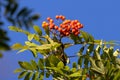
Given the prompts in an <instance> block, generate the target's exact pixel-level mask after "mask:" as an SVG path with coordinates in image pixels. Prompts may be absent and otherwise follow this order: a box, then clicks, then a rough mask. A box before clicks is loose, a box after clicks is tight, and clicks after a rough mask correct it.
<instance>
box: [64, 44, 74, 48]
mask: <svg viewBox="0 0 120 80" xmlns="http://www.w3.org/2000/svg"><path fill="white" fill-rule="evenodd" d="M63 45H64V48H69V47H70V46H73V44H71V43H65V44H63Z"/></svg>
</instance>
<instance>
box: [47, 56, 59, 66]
mask: <svg viewBox="0 0 120 80" xmlns="http://www.w3.org/2000/svg"><path fill="white" fill-rule="evenodd" d="M48 60H49V61H50V65H51V66H57V64H58V63H59V62H60V60H59V59H58V58H57V57H56V56H55V55H50V56H49V57H48Z"/></svg>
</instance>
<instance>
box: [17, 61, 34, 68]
mask: <svg viewBox="0 0 120 80" xmlns="http://www.w3.org/2000/svg"><path fill="white" fill-rule="evenodd" d="M18 63H19V65H20V67H21V68H23V69H26V70H33V67H32V65H31V64H30V63H28V62H21V61H19V62H18Z"/></svg>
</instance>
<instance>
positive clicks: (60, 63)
mask: <svg viewBox="0 0 120 80" xmlns="http://www.w3.org/2000/svg"><path fill="white" fill-rule="evenodd" d="M63 67H64V63H63V62H62V61H60V62H59V63H58V64H57V68H60V69H62V68H63Z"/></svg>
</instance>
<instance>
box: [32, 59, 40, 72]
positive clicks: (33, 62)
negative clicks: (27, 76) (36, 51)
mask: <svg viewBox="0 0 120 80" xmlns="http://www.w3.org/2000/svg"><path fill="white" fill-rule="evenodd" d="M31 65H32V68H33V69H34V70H37V71H38V70H39V69H38V65H37V63H36V62H35V61H34V60H31Z"/></svg>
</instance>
